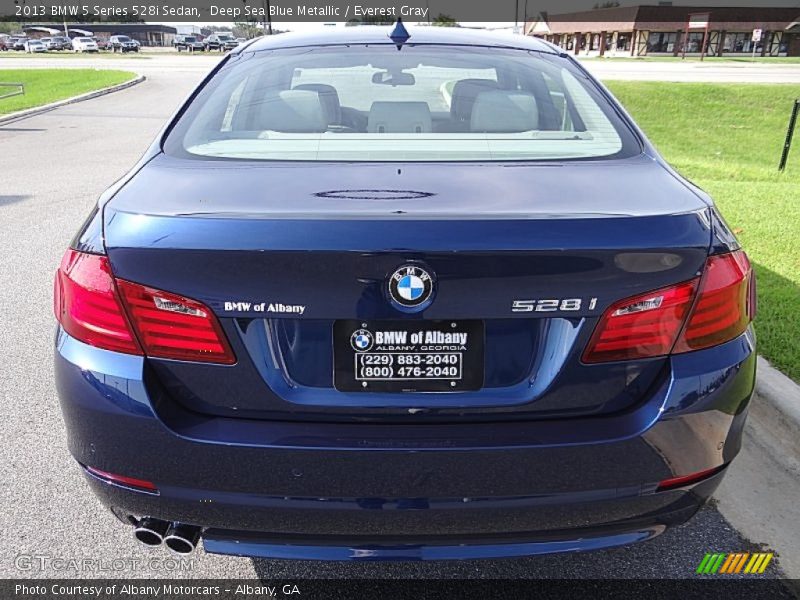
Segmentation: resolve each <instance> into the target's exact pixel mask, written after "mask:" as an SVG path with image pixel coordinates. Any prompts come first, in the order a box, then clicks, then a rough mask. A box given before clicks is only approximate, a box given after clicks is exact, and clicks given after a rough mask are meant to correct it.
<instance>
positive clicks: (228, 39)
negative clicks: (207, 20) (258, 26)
mask: <svg viewBox="0 0 800 600" xmlns="http://www.w3.org/2000/svg"><path fill="white" fill-rule="evenodd" d="M203 43H204V44H205V45H206V50H219V51H220V52H225V51H226V50H233V49H234V48H236V46H238V45H239V42H237V41H236V38H235V37H233V36H232V35H231V34H230V33H214V34H212V35H210V36H208V37H207V38H206V39H205V41H204V42H203Z"/></svg>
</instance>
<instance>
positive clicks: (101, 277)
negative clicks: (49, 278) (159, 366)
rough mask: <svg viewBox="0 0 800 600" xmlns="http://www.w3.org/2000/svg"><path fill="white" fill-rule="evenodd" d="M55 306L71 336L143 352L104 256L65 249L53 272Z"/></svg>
mask: <svg viewBox="0 0 800 600" xmlns="http://www.w3.org/2000/svg"><path fill="white" fill-rule="evenodd" d="M54 309H55V314H56V319H58V322H59V323H61V326H62V327H63V328H64V331H66V332H67V333H68V334H70V335H71V336H72V337H74V338H76V339H79V340H80V341H82V342H85V343H87V344H90V345H92V346H97V347H99V348H104V349H106V350H114V351H115V352H124V353H126V354H139V355H141V354H142V349H141V347H140V346H139V343H138V342H137V341H136V338H135V336H134V334H133V331H132V330H131V327H130V324H129V323H128V319H127V317H126V315H125V311H124V310H123V309H122V306H121V304H120V302H119V296H118V295H117V290H116V286H115V285H114V277H113V276H112V274H111V266H110V265H109V264H108V258H106V257H105V256H99V255H97V254H84V253H82V252H76V251H75V250H67V252H66V254H64V258H63V259H62V260H61V267H60V268H59V270H58V271H57V272H56V281H55V300H54Z"/></svg>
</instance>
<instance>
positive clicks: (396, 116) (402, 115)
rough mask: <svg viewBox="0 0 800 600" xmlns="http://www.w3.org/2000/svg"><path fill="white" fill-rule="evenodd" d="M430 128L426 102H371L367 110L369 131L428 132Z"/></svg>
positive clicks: (429, 115)
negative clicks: (370, 106)
mask: <svg viewBox="0 0 800 600" xmlns="http://www.w3.org/2000/svg"><path fill="white" fill-rule="evenodd" d="M432 129H433V128H432V125H431V110H430V108H428V103H427V102H373V103H372V108H370V110H369V119H368V121H367V131H369V132H370V133H429V132H430V131H432Z"/></svg>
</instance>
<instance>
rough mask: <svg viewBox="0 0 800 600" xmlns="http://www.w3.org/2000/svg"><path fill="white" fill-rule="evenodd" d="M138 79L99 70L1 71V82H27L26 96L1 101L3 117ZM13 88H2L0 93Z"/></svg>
mask: <svg viewBox="0 0 800 600" xmlns="http://www.w3.org/2000/svg"><path fill="white" fill-rule="evenodd" d="M134 77H136V74H135V73H131V72H129V71H105V70H96V69H0V83H24V84H25V94H24V95H22V96H13V97H11V98H4V99H2V100H0V115H2V114H7V113H12V112H15V111H18V110H24V109H26V108H32V107H34V106H41V105H43V104H48V103H50V102H55V101H57V100H63V99H65V98H70V97H72V96H77V95H79V94H85V93H86V92H91V91H94V90H99V89H102V88H105V87H109V86H111V85H116V84H118V83H122V82H124V81H128V80H129V79H133V78H134ZM5 91H11V88H4V87H3V88H0V93H2V92H5Z"/></svg>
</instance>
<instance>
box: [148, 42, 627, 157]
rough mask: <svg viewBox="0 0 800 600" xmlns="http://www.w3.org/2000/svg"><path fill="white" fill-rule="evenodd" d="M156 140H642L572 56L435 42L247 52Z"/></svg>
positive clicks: (183, 144) (607, 145) (464, 153)
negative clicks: (166, 132) (164, 137)
mask: <svg viewBox="0 0 800 600" xmlns="http://www.w3.org/2000/svg"><path fill="white" fill-rule="evenodd" d="M164 149H165V151H166V152H167V153H168V154H172V155H179V156H183V157H197V158H218V159H242V160H245V159H246V160H273V161H279V160H301V161H309V160H311V161H313V160H319V161H403V162H405V161H492V160H497V161H508V160H569V159H597V158H608V157H623V156H632V155H634V154H637V153H639V152H640V151H641V148H640V145H639V142H638V141H637V139H636V137H635V136H634V135H633V134H632V132H631V131H630V130H629V129H628V128H627V127H626V125H625V124H624V123H623V122H622V120H621V119H620V118H619V116H618V115H617V113H616V112H615V111H614V108H613V107H612V106H611V104H610V103H609V102H608V101H607V100H606V99H605V97H604V96H603V95H602V94H601V93H600V92H599V91H598V89H597V88H596V87H595V86H594V85H593V84H592V82H591V81H589V80H588V79H587V78H586V77H585V76H584V75H583V73H582V72H581V71H580V70H579V69H578V68H576V67H575V66H574V65H572V64H571V62H570V61H569V60H567V59H565V58H562V57H558V56H555V55H552V54H547V53H541V52H532V51H526V50H507V49H499V48H483V47H472V46H470V47H463V46H461V47H456V46H439V45H419V46H411V45H406V46H404V47H403V48H402V50H399V51H398V50H397V48H395V47H394V46H393V45H377V46H376V45H372V46H348V47H339V46H337V47H325V48H302V49H294V50H274V51H260V52H254V53H244V54H243V55H242V56H240V57H236V58H234V59H233V60H232V61H231V62H230V63H229V64H228V65H226V66H225V67H224V68H223V69H222V70H221V71H220V72H219V73H218V74H217V75H216V76H215V77H214V78H213V79H212V80H211V82H209V84H207V85H206V86H205V88H204V89H203V90H201V91H200V93H199V94H198V95H197V97H196V98H195V99H194V101H193V102H192V104H191V105H190V106H189V108H188V109H187V111H186V112H185V113H184V114H183V116H182V117H181V118H180V120H179V122H178V123H177V125H176V127H175V128H173V130H172V133H171V134H170V135H169V137H168V139H167V140H166V143H165V148H164Z"/></svg>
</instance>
